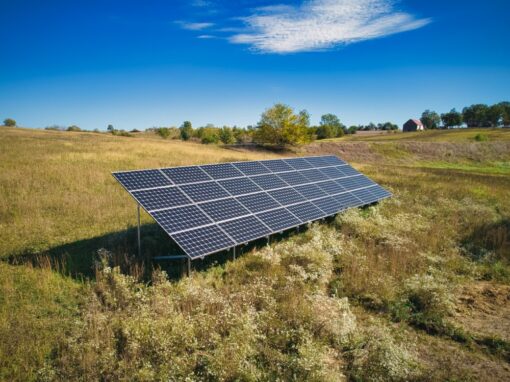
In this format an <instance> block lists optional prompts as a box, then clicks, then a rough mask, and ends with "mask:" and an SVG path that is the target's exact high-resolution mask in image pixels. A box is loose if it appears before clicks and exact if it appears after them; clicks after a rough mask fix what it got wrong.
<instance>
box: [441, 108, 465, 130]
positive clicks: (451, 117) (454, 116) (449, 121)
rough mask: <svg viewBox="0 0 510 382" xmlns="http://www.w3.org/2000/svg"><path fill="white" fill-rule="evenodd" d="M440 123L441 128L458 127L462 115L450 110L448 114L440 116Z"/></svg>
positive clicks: (460, 123)
mask: <svg viewBox="0 0 510 382" xmlns="http://www.w3.org/2000/svg"><path fill="white" fill-rule="evenodd" d="M441 121H442V122H443V127H444V128H446V129H449V128H450V127H456V126H460V125H462V114H461V113H459V112H458V111H457V110H455V109H452V110H450V111H449V112H448V113H443V114H441Z"/></svg>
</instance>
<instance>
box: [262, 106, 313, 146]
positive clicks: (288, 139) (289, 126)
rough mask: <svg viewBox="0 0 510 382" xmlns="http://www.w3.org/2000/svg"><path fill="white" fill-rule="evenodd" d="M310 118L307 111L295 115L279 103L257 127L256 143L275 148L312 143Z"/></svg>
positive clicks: (263, 117)
mask: <svg viewBox="0 0 510 382" xmlns="http://www.w3.org/2000/svg"><path fill="white" fill-rule="evenodd" d="M309 125H310V116H309V115H308V113H307V112H306V111H305V110H302V111H301V112H299V114H295V113H294V110H293V109H292V108H291V107H289V106H287V105H284V104H281V103H278V104H276V105H274V106H273V107H272V108H270V109H267V110H266V111H265V112H264V113H262V116H261V117H260V121H259V123H258V125H257V130H256V131H255V134H254V141H255V142H256V143H260V144H267V145H275V146H286V145H291V146H298V145H302V144H305V143H308V142H310V141H311V136H310V133H309V129H308V127H309Z"/></svg>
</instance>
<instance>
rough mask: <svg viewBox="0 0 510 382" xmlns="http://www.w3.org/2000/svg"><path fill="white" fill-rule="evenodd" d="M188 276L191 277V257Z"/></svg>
mask: <svg viewBox="0 0 510 382" xmlns="http://www.w3.org/2000/svg"><path fill="white" fill-rule="evenodd" d="M188 277H191V259H190V258H189V257H188Z"/></svg>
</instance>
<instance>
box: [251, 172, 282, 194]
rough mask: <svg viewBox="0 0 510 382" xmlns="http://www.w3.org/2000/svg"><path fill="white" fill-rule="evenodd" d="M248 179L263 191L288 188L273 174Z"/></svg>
mask: <svg viewBox="0 0 510 382" xmlns="http://www.w3.org/2000/svg"><path fill="white" fill-rule="evenodd" d="M250 179H251V180H253V181H254V182H255V183H257V185H258V186H259V187H260V188H262V189H264V190H274V189H275V188H282V187H287V186H288V184H287V183H285V182H284V181H283V180H282V179H281V178H279V177H278V176H277V175H275V174H268V175H259V176H253V177H251V178H250Z"/></svg>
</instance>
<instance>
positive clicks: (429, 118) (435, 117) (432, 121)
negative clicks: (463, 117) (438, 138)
mask: <svg viewBox="0 0 510 382" xmlns="http://www.w3.org/2000/svg"><path fill="white" fill-rule="evenodd" d="M440 122H441V117H440V116H439V114H437V113H436V112H435V111H431V110H425V111H424V112H423V113H422V114H421V123H423V126H425V128H426V129H437V128H438V127H439V123H440Z"/></svg>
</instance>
